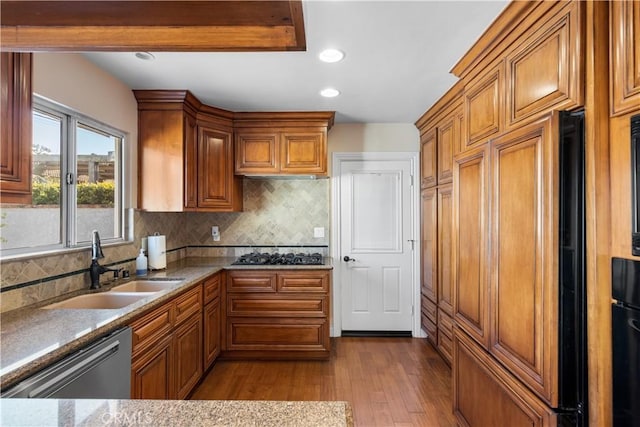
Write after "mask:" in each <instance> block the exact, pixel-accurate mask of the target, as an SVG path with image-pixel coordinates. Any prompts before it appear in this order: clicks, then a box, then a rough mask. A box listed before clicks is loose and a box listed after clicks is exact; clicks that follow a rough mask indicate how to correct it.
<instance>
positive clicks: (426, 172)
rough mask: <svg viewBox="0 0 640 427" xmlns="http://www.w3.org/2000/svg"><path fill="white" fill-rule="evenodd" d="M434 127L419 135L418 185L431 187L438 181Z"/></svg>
mask: <svg viewBox="0 0 640 427" xmlns="http://www.w3.org/2000/svg"><path fill="white" fill-rule="evenodd" d="M436 138H437V133H436V129H432V130H430V131H429V132H427V133H425V134H424V135H422V136H421V137H420V164H421V166H420V187H421V188H428V187H433V186H434V185H436V184H437V183H438V177H437V175H436V174H437V170H438V167H437V164H438V156H437V152H436Z"/></svg>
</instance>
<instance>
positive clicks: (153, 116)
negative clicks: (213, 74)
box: [134, 90, 242, 212]
mask: <svg viewBox="0 0 640 427" xmlns="http://www.w3.org/2000/svg"><path fill="white" fill-rule="evenodd" d="M134 94H135V97H136V99H137V100H138V207H139V208H140V209H144V210H148V211H158V212H182V211H208V212H230V211H240V210H242V181H241V180H239V179H238V178H237V177H235V176H234V174H233V146H232V137H231V135H232V132H233V116H232V114H233V113H231V112H228V111H225V110H220V109H216V108H211V107H207V106H204V105H202V104H201V103H200V101H198V99H197V98H195V97H194V96H193V95H192V94H191V93H190V92H188V91H171V90H134Z"/></svg>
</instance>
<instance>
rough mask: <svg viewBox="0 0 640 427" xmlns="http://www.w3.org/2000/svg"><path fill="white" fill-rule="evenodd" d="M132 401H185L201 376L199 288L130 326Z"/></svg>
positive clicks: (201, 316)
mask: <svg viewBox="0 0 640 427" xmlns="http://www.w3.org/2000/svg"><path fill="white" fill-rule="evenodd" d="M131 329H132V331H133V351H132V361H131V398H132V399H184V398H185V397H187V396H188V395H189V393H190V392H191V390H192V389H193V387H194V386H195V385H196V384H197V383H198V381H200V378H201V377H202V373H203V353H204V350H203V315H202V285H197V286H194V287H192V288H191V289H189V290H187V291H185V292H183V293H181V294H180V295H178V296H176V297H175V298H174V299H173V300H171V301H169V302H167V303H165V304H163V305H162V306H160V307H158V308H155V309H153V310H151V311H150V312H148V313H146V314H144V315H142V316H141V317H140V318H138V319H136V320H134V321H133V322H132V323H131Z"/></svg>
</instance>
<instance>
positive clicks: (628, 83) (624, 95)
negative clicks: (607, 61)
mask: <svg viewBox="0 0 640 427" xmlns="http://www.w3.org/2000/svg"><path fill="white" fill-rule="evenodd" d="M609 5H610V8H611V64H612V69H611V73H610V77H609V78H610V79H611V98H612V99H611V105H612V109H613V112H614V113H615V114H622V113H627V112H631V111H635V110H637V109H638V106H639V105H640V4H639V3H638V2H637V1H612V2H610V3H609Z"/></svg>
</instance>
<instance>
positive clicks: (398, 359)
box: [191, 337, 455, 427]
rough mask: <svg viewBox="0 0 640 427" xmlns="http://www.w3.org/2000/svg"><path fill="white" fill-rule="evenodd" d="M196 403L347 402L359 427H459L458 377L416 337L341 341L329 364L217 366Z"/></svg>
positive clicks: (197, 392) (200, 388)
mask: <svg viewBox="0 0 640 427" xmlns="http://www.w3.org/2000/svg"><path fill="white" fill-rule="evenodd" d="M191 399H198V400H200V399H213V400H346V401H348V402H350V403H351V406H352V408H353V416H354V421H355V424H356V426H359V427H369V426H371V427H373V426H428V427H431V426H434V427H435V426H452V425H455V421H454V417H453V414H452V411H451V370H450V369H449V367H448V366H447V365H446V364H445V363H444V362H443V360H442V359H441V358H440V356H439V355H438V354H437V352H436V351H435V350H434V349H433V347H431V345H430V344H429V343H427V341H426V340H425V339H416V338H344V337H343V338H334V339H333V341H332V356H331V360H329V361H318V362H267V361H265V362H262V361H251V362H247V361H220V362H216V364H215V365H214V367H213V369H211V371H209V373H208V375H207V376H206V377H205V378H204V379H203V381H202V383H201V384H200V385H199V386H198V387H197V388H196V390H195V391H194V393H193V394H192V396H191ZM301 427H303V426H301Z"/></svg>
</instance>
